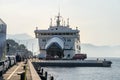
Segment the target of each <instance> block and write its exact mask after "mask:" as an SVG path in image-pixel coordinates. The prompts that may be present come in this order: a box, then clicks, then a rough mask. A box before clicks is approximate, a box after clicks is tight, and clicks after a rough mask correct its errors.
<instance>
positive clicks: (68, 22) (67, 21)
mask: <svg viewBox="0 0 120 80" xmlns="http://www.w3.org/2000/svg"><path fill="white" fill-rule="evenodd" d="M67 26H68V27H69V18H67Z"/></svg>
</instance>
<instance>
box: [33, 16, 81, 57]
mask: <svg viewBox="0 0 120 80" xmlns="http://www.w3.org/2000/svg"><path fill="white" fill-rule="evenodd" d="M61 18H62V17H61V16H60V14H58V16H57V17H56V25H55V26H52V20H51V25H50V27H49V28H48V30H38V29H36V30H35V35H36V38H38V41H39V49H40V54H45V55H51V56H53V57H54V56H58V57H60V58H63V57H64V58H68V57H69V58H72V57H73V56H74V55H75V54H79V53H80V52H81V47H80V35H79V32H80V31H79V30H78V29H77V28H76V29H75V30H73V29H72V28H70V27H69V19H68V21H67V25H65V24H62V25H61V24H60V23H61V21H62V20H61ZM62 23H63V21H62Z"/></svg>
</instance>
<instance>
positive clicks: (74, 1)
mask: <svg viewBox="0 0 120 80" xmlns="http://www.w3.org/2000/svg"><path fill="white" fill-rule="evenodd" d="M59 9H60V13H61V16H62V17H63V18H64V19H65V20H66V19H67V18H70V27H71V28H73V29H75V28H76V26H77V27H78V29H79V30H80V38H81V43H91V44H95V45H111V46H113V45H120V36H119V34H120V0H0V18H1V19H2V20H4V22H5V23H6V24H7V34H21V33H27V34H29V35H31V36H33V37H35V36H34V30H35V29H36V27H38V28H39V29H47V28H48V27H49V25H50V18H54V17H55V16H56V15H57V14H58V12H59Z"/></svg>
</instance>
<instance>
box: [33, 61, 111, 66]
mask: <svg viewBox="0 0 120 80" xmlns="http://www.w3.org/2000/svg"><path fill="white" fill-rule="evenodd" d="M32 63H37V64H39V65H40V66H41V67H111V64H112V62H111V61H104V60H41V61H39V62H32Z"/></svg>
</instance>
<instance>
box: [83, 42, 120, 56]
mask: <svg viewBox="0 0 120 80" xmlns="http://www.w3.org/2000/svg"><path fill="white" fill-rule="evenodd" d="M81 49H82V52H84V53H87V55H88V56H90V57H120V46H96V45H92V44H86V43H84V44H81Z"/></svg>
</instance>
